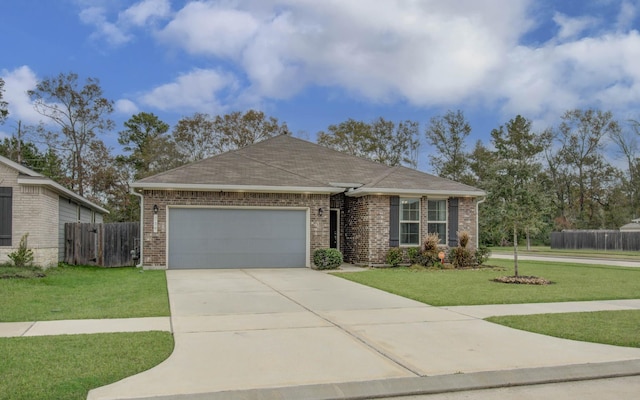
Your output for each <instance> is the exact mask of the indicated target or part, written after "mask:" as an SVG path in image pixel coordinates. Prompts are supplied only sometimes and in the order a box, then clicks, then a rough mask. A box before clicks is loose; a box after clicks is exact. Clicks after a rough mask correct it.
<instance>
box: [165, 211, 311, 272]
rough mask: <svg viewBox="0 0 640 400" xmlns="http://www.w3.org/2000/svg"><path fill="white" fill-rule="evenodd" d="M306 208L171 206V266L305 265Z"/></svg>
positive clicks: (179, 267)
mask: <svg viewBox="0 0 640 400" xmlns="http://www.w3.org/2000/svg"><path fill="white" fill-rule="evenodd" d="M306 221H307V216H306V210H282V209H207V208H170V209H169V226H168V230H169V246H168V251H169V254H168V265H169V268H171V269H181V268H276V267H304V266H305V265H306V263H307V252H306V246H307V239H306V236H307V225H306V224H307V222H306Z"/></svg>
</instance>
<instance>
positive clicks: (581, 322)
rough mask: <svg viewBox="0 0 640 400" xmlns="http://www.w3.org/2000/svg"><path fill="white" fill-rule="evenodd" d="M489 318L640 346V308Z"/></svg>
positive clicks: (553, 332) (587, 339) (530, 328)
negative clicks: (639, 328) (639, 329)
mask: <svg viewBox="0 0 640 400" xmlns="http://www.w3.org/2000/svg"><path fill="white" fill-rule="evenodd" d="M487 320H488V321H491V322H495V323H498V324H501V325H506V326H509V327H511V328H516V329H522V330H525V331H529V332H536V333H541V334H543V335H549V336H556V337H560V338H564V339H572V340H580V341H583V342H594V343H604V344H612V345H616V346H625V347H640V332H639V331H638V327H640V310H628V311H627V310H624V311H596V312H580V313H566V314H537V315H512V316H504V317H491V318H487Z"/></svg>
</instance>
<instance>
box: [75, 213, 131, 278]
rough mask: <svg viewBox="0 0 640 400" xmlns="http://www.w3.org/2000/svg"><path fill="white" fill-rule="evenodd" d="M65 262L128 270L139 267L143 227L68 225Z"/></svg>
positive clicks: (112, 224) (121, 223) (122, 224)
mask: <svg viewBox="0 0 640 400" xmlns="http://www.w3.org/2000/svg"><path fill="white" fill-rule="evenodd" d="M64 237H65V241H64V242H65V249H64V262H65V263H67V264H72V265H99V266H102V267H124V266H129V265H135V264H136V262H137V259H135V260H134V257H133V254H132V250H134V253H136V254H139V253H138V252H139V249H138V244H139V243H140V224H139V223H137V222H117V223H109V224H90V223H68V224H65V225H64Z"/></svg>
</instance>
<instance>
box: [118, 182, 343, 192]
mask: <svg viewBox="0 0 640 400" xmlns="http://www.w3.org/2000/svg"><path fill="white" fill-rule="evenodd" d="M131 187H132V188H134V189H146V190H196V191H204V192H254V193H324V194H335V193H341V192H343V191H344V189H343V188H337V187H332V186H326V187H322V186H268V185H215V184H202V183H151V182H133V183H132V184H131Z"/></svg>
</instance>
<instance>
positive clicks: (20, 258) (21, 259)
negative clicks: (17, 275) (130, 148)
mask: <svg viewBox="0 0 640 400" xmlns="http://www.w3.org/2000/svg"><path fill="white" fill-rule="evenodd" d="M28 237H29V234H28V233H25V234H24V235H22V238H20V245H18V250H16V251H14V252H13V253H10V254H9V255H8V257H9V258H10V259H11V261H13V265H15V266H16V267H18V268H24V267H30V266H31V265H32V264H33V251H32V250H31V249H30V248H28V247H27V238H28Z"/></svg>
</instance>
